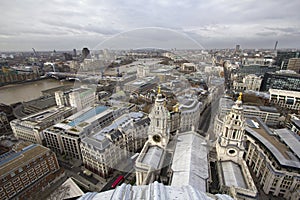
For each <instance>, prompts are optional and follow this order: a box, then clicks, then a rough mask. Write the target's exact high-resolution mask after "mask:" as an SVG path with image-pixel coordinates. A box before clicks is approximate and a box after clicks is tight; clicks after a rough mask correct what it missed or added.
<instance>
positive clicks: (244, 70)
mask: <svg viewBox="0 0 300 200" xmlns="http://www.w3.org/2000/svg"><path fill="white" fill-rule="evenodd" d="M276 70H278V67H276V66H268V65H242V66H240V67H239V68H237V69H234V70H232V71H233V72H234V74H238V75H240V76H246V75H249V74H255V75H256V76H263V75H264V74H265V73H267V72H275V71H276Z"/></svg>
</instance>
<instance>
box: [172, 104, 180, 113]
mask: <svg viewBox="0 0 300 200" xmlns="http://www.w3.org/2000/svg"><path fill="white" fill-rule="evenodd" d="M173 111H174V112H179V103H176V104H175V106H174V107H173Z"/></svg>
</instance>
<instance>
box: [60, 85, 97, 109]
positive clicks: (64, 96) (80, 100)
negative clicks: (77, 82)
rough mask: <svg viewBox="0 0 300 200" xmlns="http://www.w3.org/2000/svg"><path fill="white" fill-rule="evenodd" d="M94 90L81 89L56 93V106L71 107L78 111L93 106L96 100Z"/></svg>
mask: <svg viewBox="0 0 300 200" xmlns="http://www.w3.org/2000/svg"><path fill="white" fill-rule="evenodd" d="M95 95H96V94H95V89H94V88H88V87H81V88H75V89H71V90H69V91H65V92H64V91H56V92H55V101H56V104H57V106H72V107H75V108H77V111H80V110H82V109H84V108H86V107H89V106H93V105H94V103H95V100H96V96H95Z"/></svg>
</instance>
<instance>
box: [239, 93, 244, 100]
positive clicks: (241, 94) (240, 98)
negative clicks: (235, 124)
mask: <svg viewBox="0 0 300 200" xmlns="http://www.w3.org/2000/svg"><path fill="white" fill-rule="evenodd" d="M242 96H243V93H241V92H240V96H239V98H238V100H239V101H242Z"/></svg>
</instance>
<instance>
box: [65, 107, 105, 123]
mask: <svg viewBox="0 0 300 200" xmlns="http://www.w3.org/2000/svg"><path fill="white" fill-rule="evenodd" d="M107 109H108V107H106V106H97V107H93V108H90V107H89V108H88V109H84V110H82V111H80V112H78V113H76V114H75V115H73V116H71V117H69V118H68V119H71V120H72V121H70V122H69V123H68V125H69V126H72V127H74V126H77V125H78V124H80V123H81V122H84V121H86V120H87V119H90V118H92V117H94V116H96V115H98V114H100V113H102V112H104V111H105V110H107Z"/></svg>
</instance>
